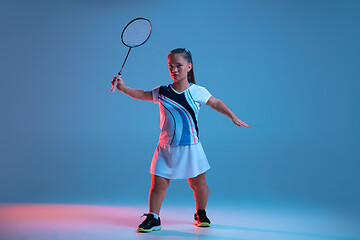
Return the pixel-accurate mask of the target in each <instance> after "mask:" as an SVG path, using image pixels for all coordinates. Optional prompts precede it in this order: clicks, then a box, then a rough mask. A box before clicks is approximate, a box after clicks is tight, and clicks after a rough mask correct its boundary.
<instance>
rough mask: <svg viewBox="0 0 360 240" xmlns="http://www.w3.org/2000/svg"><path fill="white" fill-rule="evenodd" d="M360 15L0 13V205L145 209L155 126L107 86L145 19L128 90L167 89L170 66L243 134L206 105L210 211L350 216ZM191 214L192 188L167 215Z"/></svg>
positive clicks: (304, 7) (142, 107)
mask: <svg viewBox="0 0 360 240" xmlns="http://www.w3.org/2000/svg"><path fill="white" fill-rule="evenodd" d="M359 12H360V2H359V1H319V0H317V1H224V0H223V1H190V0H185V1H161V0H157V1H145V0H137V1H110V0H108V1H96V0H92V1H80V0H75V1H70V0H68V1H39V0H37V1H31V2H30V1H2V2H1V8H0V22H1V23H0V24H1V45H0V48H1V73H0V74H1V88H0V91H1V101H0V102H1V125H0V126H1V142H0V148H1V155H0V157H1V168H0V192H1V195H0V202H62V203H66V202H69V203H96V204H123V203H124V204H125V203H141V204H147V196H148V190H149V186H150V179H151V175H150V174H149V173H148V169H149V166H150V162H151V157H152V154H153V152H154V150H155V147H156V144H157V139H158V136H159V112H158V107H157V105H155V104H153V103H152V102H142V101H137V100H134V99H131V98H129V97H128V96H126V95H123V94H121V93H120V92H116V93H115V94H113V93H110V91H109V90H110V87H111V86H110V82H111V80H112V78H113V77H114V75H116V73H117V71H119V69H120V66H121V64H122V62H123V59H124V57H125V55H126V52H127V48H126V47H125V46H123V45H122V44H121V42H120V39H119V38H120V33H121V30H122V28H123V27H124V26H125V25H126V24H127V22H129V21H130V20H131V19H133V18H135V17H140V16H141V17H146V18H149V19H151V21H152V24H153V32H152V35H151V37H150V39H149V41H148V42H147V43H146V44H145V45H143V46H141V47H139V48H136V49H133V50H132V52H131V54H130V56H129V59H128V61H127V63H126V65H125V68H124V71H123V79H124V81H125V82H126V84H127V85H128V86H130V87H133V88H142V89H145V90H150V89H152V88H154V87H156V86H158V85H165V84H169V83H171V78H170V77H169V74H168V70H167V58H166V55H167V53H168V52H169V51H170V50H171V49H174V48H177V47H186V48H188V49H190V50H191V51H192V53H193V58H194V71H195V78H196V81H197V83H198V84H199V85H201V86H204V87H206V88H207V89H208V90H209V91H210V92H211V93H212V94H213V96H214V97H216V98H219V99H221V100H223V101H224V102H225V103H226V104H227V106H228V107H229V108H230V109H231V110H232V111H233V112H234V113H235V114H237V116H238V117H239V118H240V119H241V120H243V121H244V122H246V123H248V124H249V125H250V126H251V128H250V129H246V128H243V127H241V128H238V127H236V126H235V125H233V124H232V122H231V120H230V119H228V118H226V117H225V116H223V115H221V114H219V113H217V112H215V111H213V110H212V109H211V108H209V107H207V106H205V107H203V108H202V111H201V112H200V116H199V121H200V122H199V127H200V138H201V141H202V143H203V147H204V149H205V152H206V154H207V156H208V159H209V162H210V165H211V167H212V168H211V169H210V170H209V172H208V174H207V180H208V184H209V187H210V200H209V204H215V203H220V202H224V203H233V204H245V203H248V204H252V203H258V204H269V205H270V204H303V205H312V206H322V207H324V206H325V207H327V208H329V209H342V210H350V211H353V212H355V211H359V210H360V207H359V202H360V187H359V182H360V176H359V167H360V164H359V159H360V156H359V140H358V137H359V125H358V122H359V118H360V116H359V102H360V101H359V100H360V99H359V90H360V89H359V88H360V84H359V80H360V79H359V66H360V60H359V59H360V58H359V56H360V47H359V42H360V34H359V29H360V15H359ZM182 201H184V202H187V201H188V202H189V203H191V204H193V197H192V192H191V190H190V188H189V187H188V186H187V182H186V181H184V180H176V181H172V182H171V183H170V188H169V190H168V193H167V196H166V199H165V202H169V203H170V202H174V203H175V204H182Z"/></svg>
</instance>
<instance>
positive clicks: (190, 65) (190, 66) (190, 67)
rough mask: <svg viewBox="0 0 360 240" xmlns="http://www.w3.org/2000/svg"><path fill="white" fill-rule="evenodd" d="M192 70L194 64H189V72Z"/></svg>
mask: <svg viewBox="0 0 360 240" xmlns="http://www.w3.org/2000/svg"><path fill="white" fill-rule="evenodd" d="M191 69H192V64H191V63H189V65H188V72H190V70H191Z"/></svg>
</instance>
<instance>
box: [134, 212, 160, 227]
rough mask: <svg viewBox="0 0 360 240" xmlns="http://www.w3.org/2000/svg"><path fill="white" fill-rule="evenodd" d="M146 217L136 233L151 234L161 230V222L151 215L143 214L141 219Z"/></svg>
mask: <svg viewBox="0 0 360 240" xmlns="http://www.w3.org/2000/svg"><path fill="white" fill-rule="evenodd" d="M143 216H146V219H145V220H144V221H143V222H142V223H141V224H140V225H139V227H138V228H137V231H138V232H152V231H159V230H161V221H160V217H159V219H156V218H155V217H154V215H153V214H151V213H144V215H142V216H141V217H143Z"/></svg>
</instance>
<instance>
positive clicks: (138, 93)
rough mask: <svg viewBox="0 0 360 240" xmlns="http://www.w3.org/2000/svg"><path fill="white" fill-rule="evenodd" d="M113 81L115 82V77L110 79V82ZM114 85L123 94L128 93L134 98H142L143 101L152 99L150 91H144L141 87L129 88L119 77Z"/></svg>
mask: <svg viewBox="0 0 360 240" xmlns="http://www.w3.org/2000/svg"><path fill="white" fill-rule="evenodd" d="M114 82H115V78H114V80H113V81H112V84H114ZM116 87H117V89H118V90H119V91H121V92H123V93H124V94H126V95H128V96H129V97H132V98H135V99H138V100H144V101H152V100H153V97H152V92H151V91H144V90H142V89H133V88H129V87H127V86H126V85H125V83H124V81H123V80H122V79H121V78H119V80H118V84H117V86H116Z"/></svg>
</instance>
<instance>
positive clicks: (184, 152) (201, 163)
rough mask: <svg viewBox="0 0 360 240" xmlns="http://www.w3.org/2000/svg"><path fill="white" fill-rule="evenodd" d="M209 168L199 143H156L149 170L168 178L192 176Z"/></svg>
mask: <svg viewBox="0 0 360 240" xmlns="http://www.w3.org/2000/svg"><path fill="white" fill-rule="evenodd" d="M209 169H210V165H209V162H208V160H207V158H206V155H205V152H204V150H203V148H202V146H201V143H200V142H199V143H197V144H193V145H168V144H162V145H161V144H158V145H157V147H156V149H155V153H154V156H153V158H152V161H151V167H150V170H149V172H150V173H151V174H155V175H157V176H160V177H164V178H169V179H184V178H193V177H196V176H197V175H199V174H201V173H204V172H206V171H207V170H209Z"/></svg>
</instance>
